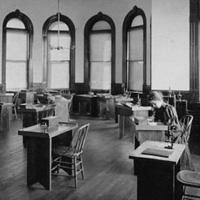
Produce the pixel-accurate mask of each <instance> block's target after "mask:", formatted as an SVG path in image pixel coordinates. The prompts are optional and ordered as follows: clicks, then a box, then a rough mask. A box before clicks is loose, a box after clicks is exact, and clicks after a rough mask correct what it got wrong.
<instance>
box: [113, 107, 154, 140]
mask: <svg viewBox="0 0 200 200" xmlns="http://www.w3.org/2000/svg"><path fill="white" fill-rule="evenodd" d="M115 109H116V115H119V130H120V131H119V138H122V137H123V136H124V130H125V123H126V121H129V119H128V118H129V117H130V116H131V117H133V118H134V117H136V116H139V117H146V118H147V117H148V116H149V110H151V107H149V106H138V105H134V106H131V107H129V106H126V105H124V104H121V103H118V104H116V105H115Z"/></svg>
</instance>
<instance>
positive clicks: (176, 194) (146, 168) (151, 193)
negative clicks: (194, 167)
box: [129, 141, 185, 200]
mask: <svg viewBox="0 0 200 200" xmlns="http://www.w3.org/2000/svg"><path fill="white" fill-rule="evenodd" d="M165 146H166V143H164V142H157V141H145V142H144V143H143V144H142V145H140V146H139V147H138V148H137V149H136V150H135V151H133V152H132V153H131V154H130V156H129V158H130V159H133V160H134V161H135V164H136V165H137V200H180V199H181V197H180V193H181V188H180V186H179V185H178V184H177V181H176V174H177V172H178V171H179V170H180V158H181V156H182V155H183V152H184V149H185V145H183V144H174V148H173V150H167V149H165V148H164V147H165ZM147 148H153V149H158V150H166V151H172V154H171V155H169V157H167V158H164V157H159V156H153V155H144V154H142V152H143V151H144V150H146V149H147Z"/></svg>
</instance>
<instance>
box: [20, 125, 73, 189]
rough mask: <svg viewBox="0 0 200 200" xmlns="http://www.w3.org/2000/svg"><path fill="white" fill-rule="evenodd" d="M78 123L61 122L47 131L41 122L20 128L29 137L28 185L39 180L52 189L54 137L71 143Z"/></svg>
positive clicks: (22, 133) (21, 133)
mask: <svg viewBox="0 0 200 200" xmlns="http://www.w3.org/2000/svg"><path fill="white" fill-rule="evenodd" d="M75 128H77V124H73V123H72V124H67V123H66V124H64V123H63V124H59V126H58V129H57V130H54V131H45V133H44V130H43V129H42V128H41V127H40V125H39V124H37V125H34V126H31V127H27V128H23V129H20V130H19V131H18V134H19V135H22V136H25V137H26V138H27V140H26V142H27V185H28V186H31V185H33V184H34V183H37V182H39V183H40V184H41V185H43V186H44V187H45V188H46V189H47V190H51V164H52V158H51V156H52V155H51V154H52V145H53V144H54V139H56V140H57V141H58V137H61V140H62V143H66V145H70V143H71V140H72V131H73V130H74V129H75Z"/></svg>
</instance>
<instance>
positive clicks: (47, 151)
mask: <svg viewBox="0 0 200 200" xmlns="http://www.w3.org/2000/svg"><path fill="white" fill-rule="evenodd" d="M51 146H52V142H51V139H49V138H45V139H44V138H27V185H28V186H30V185H32V184H34V183H36V182H39V183H40V184H41V185H43V186H44V187H45V189H47V190H51V149H52V147H51Z"/></svg>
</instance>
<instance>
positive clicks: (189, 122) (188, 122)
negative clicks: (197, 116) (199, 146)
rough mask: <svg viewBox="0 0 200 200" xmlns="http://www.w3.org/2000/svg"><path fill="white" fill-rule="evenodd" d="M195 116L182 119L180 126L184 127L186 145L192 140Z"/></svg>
mask: <svg viewBox="0 0 200 200" xmlns="http://www.w3.org/2000/svg"><path fill="white" fill-rule="evenodd" d="M192 121H193V116H192V115H185V116H183V117H182V118H181V119H180V124H181V126H182V130H183V133H182V139H183V142H184V143H188V141H189V138H190V132H191V127H192Z"/></svg>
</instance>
